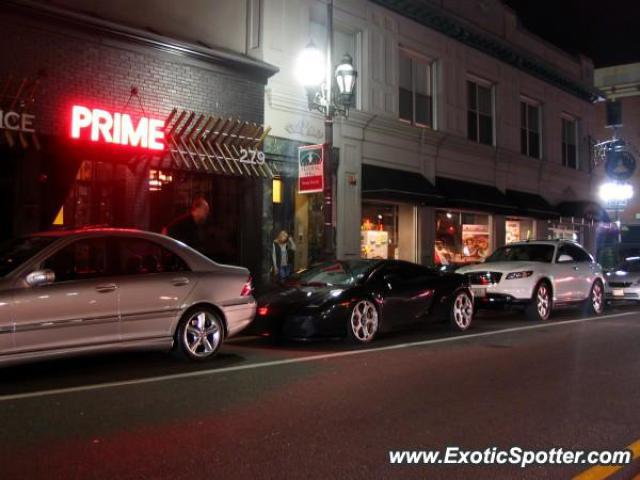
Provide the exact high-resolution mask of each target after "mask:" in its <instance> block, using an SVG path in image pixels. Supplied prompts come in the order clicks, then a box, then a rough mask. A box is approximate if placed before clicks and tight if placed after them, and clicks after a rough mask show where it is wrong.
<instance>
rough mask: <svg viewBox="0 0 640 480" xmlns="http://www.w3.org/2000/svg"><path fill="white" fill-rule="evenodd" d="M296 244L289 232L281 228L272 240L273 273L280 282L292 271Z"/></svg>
mask: <svg viewBox="0 0 640 480" xmlns="http://www.w3.org/2000/svg"><path fill="white" fill-rule="evenodd" d="M295 251H296V244H295V243H294V242H293V239H292V238H291V237H290V236H289V234H288V233H287V232H286V231H284V230H282V231H281V232H280V233H279V234H278V236H277V237H276V239H275V240H274V241H273V249H272V255H271V258H272V261H273V274H274V275H275V276H276V278H277V279H278V280H279V281H280V282H284V281H285V280H286V279H287V278H289V277H290V276H291V274H292V273H293V260H294V256H295Z"/></svg>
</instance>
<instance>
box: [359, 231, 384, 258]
mask: <svg viewBox="0 0 640 480" xmlns="http://www.w3.org/2000/svg"><path fill="white" fill-rule="evenodd" d="M360 245H361V249H362V252H361V253H362V258H372V259H385V260H386V259H387V258H389V232H385V231H384V230H382V231H380V230H362V231H361V232H360Z"/></svg>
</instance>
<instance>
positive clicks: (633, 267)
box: [618, 258, 640, 273]
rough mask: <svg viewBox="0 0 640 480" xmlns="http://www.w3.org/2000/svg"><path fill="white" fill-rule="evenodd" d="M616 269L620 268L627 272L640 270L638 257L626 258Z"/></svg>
mask: <svg viewBox="0 0 640 480" xmlns="http://www.w3.org/2000/svg"><path fill="white" fill-rule="evenodd" d="M618 270H621V271H623V272H629V273H637V272H640V258H627V259H626V260H625V261H624V262H622V264H621V265H620V266H619V267H618Z"/></svg>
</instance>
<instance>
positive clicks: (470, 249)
mask: <svg viewBox="0 0 640 480" xmlns="http://www.w3.org/2000/svg"><path fill="white" fill-rule="evenodd" d="M490 253H491V235H490V217H489V215H481V214H475V213H466V212H450V211H448V212H446V211H438V212H436V241H435V245H434V252H433V257H434V263H435V264H436V265H449V264H467V263H478V262H481V261H483V260H484V259H485V258H486V257H487V256H488V255H489V254H490Z"/></svg>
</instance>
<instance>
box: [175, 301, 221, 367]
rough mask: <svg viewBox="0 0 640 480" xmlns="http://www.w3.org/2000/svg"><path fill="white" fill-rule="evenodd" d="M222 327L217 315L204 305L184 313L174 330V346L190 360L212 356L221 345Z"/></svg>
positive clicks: (199, 359)
mask: <svg viewBox="0 0 640 480" xmlns="http://www.w3.org/2000/svg"><path fill="white" fill-rule="evenodd" d="M223 337H224V329H223V326H222V320H221V319H220V317H219V315H218V314H217V313H216V312H214V311H212V310H210V309H207V308H205V307H200V308H195V309H193V310H189V311H188V312H187V313H185V314H184V316H183V317H182V320H181V321H180V325H179V326H178V330H177V332H176V346H177V349H178V351H179V352H180V353H182V354H183V355H184V356H186V357H187V358H188V359H190V360H195V361H202V360H206V359H208V358H211V357H213V356H214V355H215V354H216V352H217V351H218V349H219V348H220V345H222V341H223Z"/></svg>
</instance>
